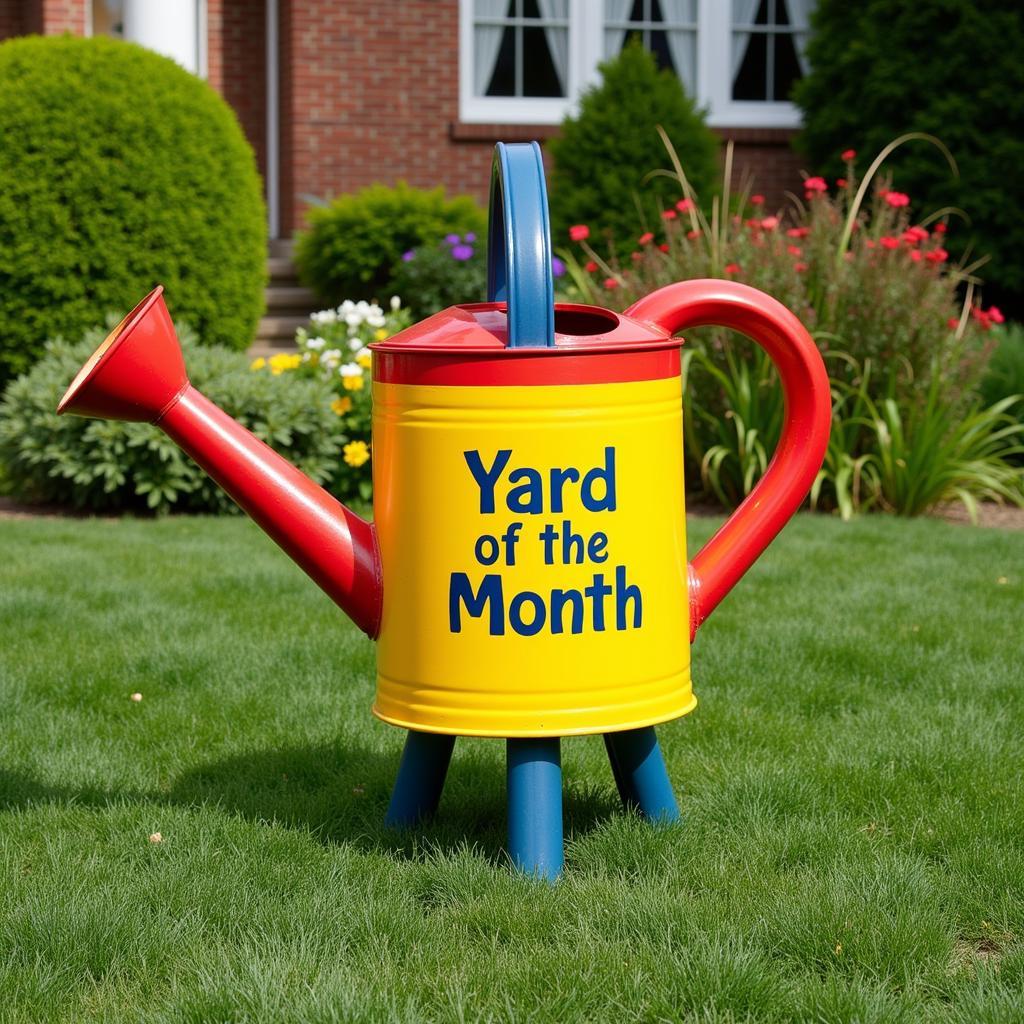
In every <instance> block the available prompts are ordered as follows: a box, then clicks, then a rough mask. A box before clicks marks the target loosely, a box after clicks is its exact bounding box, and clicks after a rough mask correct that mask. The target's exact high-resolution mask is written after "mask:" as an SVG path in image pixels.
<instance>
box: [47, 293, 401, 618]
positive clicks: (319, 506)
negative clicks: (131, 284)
mask: <svg viewBox="0 0 1024 1024" xmlns="http://www.w3.org/2000/svg"><path fill="white" fill-rule="evenodd" d="M162 292H163V289H162V288H155V289H154V290H153V291H152V292H150V294H149V295H147V296H146V298H145V299H143V301H142V302H140V303H139V305H138V306H136V307H135V309H133V310H132V311H131V313H129V314H128V316H126V317H125V318H124V320H122V321H121V323H120V324H118V325H117V327H116V328H115V329H114V330H113V331H112V332H111V333H110V335H109V336H108V337H107V338H106V340H105V341H104V342H103V344H102V345H100V347H99V348H98V349H97V350H96V351H95V352H94V353H93V355H92V356H91V357H90V358H89V361H88V362H87V363H86V364H85V366H84V367H82V369H81V371H80V372H79V373H78V375H77V376H76V377H75V379H74V381H72V383H71V386H70V387H69V388H68V390H67V392H66V394H65V395H64V397H63V398H62V399H61V401H60V405H58V406H57V412H58V413H64V412H71V413H75V414H76V415H79V416H95V417H102V418H109V419H122V420H144V421H148V422H150V423H155V424H156V425H157V426H158V427H160V429H161V430H163V431H164V432H165V433H166V434H167V435H168V437H170V438H171V440H172V441H174V442H175V443H176V444H177V445H179V446H180V447H181V448H182V450H183V451H185V452H186V454H188V455H190V456H191V457H192V458H193V459H194V460H195V461H196V462H197V463H198V464H199V465H200V466H201V467H202V468H203V469H204V470H205V471H206V472H207V473H209V475H210V476H211V477H212V478H213V479H214V480H215V481H216V482H217V483H218V484H219V485H220V486H221V487H223V488H224V490H225V491H227V493H228V494H229V495H230V496H231V497H232V498H233V499H234V500H235V501H236V502H237V503H238V504H239V505H240V506H241V508H242V509H244V510H245V511H246V512H247V513H248V514H249V515H250V516H252V518H253V519H254V520H255V521H256V522H257V523H258V524H259V525H260V526H261V527H262V528H263V529H264V530H265V531H266V532H267V533H268V534H269V535H270V536H271V537H272V538H273V539H274V540H275V541H276V542H277V543H278V544H279V545H280V546H281V547H282V548H283V549H284V550H285V551H286V552H287V553H288V554H289V555H290V556H291V557H292V558H293V559H294V560H295V561H296V562H297V563H298V564H299V565H300V566H301V567H302V568H303V569H304V570H305V571H306V573H308V574H309V576H310V577H312V579H313V580H314V582H315V583H316V584H317V585H318V586H320V587H321V588H322V589H323V590H324V591H325V592H326V593H327V594H328V596H329V597H330V598H331V599H332V600H333V601H334V602H335V603H336V604H338V605H339V606H340V607H341V609H342V610H343V611H344V612H345V613H346V614H348V615H349V616H350V617H351V619H352V620H353V622H355V623H356V625H357V626H359V628H360V629H362V630H363V632H365V633H367V634H368V635H369V636H370V637H376V636H377V633H378V631H379V629H380V615H381V600H382V584H381V572H380V553H379V551H378V548H377V538H376V534H375V532H374V529H373V526H371V524H370V523H368V522H366V520H365V519H362V518H360V517H359V516H357V515H356V514H355V513H354V512H351V511H350V510H349V509H347V508H346V507H345V506H344V505H342V504H341V502H340V501H338V500H337V499H335V498H333V497H331V495H329V494H328V493H327V492H326V491H325V490H324V489H323V488H322V487H320V486H318V485H317V484H315V483H313V481H312V480H310V479H309V477H307V476H305V475H304V474H303V473H301V472H299V470H297V469H296V468H295V467H294V466H293V465H292V464H291V463H290V462H288V461H287V460H286V459H284V458H282V457H281V456H280V455H278V454H277V452H275V451H274V450H273V449H272V448H270V447H268V446H267V445H265V444H264V443H263V442H262V441H260V440H259V439H258V438H256V437H254V436H253V435H252V434H251V433H250V432H249V431H248V430H246V429H245V428H244V427H242V426H240V425H239V424H238V423H236V422H235V421H234V420H233V419H231V417H230V416H228V415H227V414H226V413H225V412H223V411H222V410H221V409H219V408H218V407H217V406H216V405H214V404H213V403H212V402H211V401H209V400H208V399H206V398H204V397H203V396H202V395H201V394H200V393H199V392H198V391H197V390H196V389H195V388H194V387H192V385H191V384H190V383H189V382H188V377H187V376H186V373H185V364H184V361H183V360H182V356H181V349H180V347H179V345H178V341H177V337H176V336H175V333H174V325H173V324H172V323H171V318H170V315H169V314H168V312H167V307H166V306H165V305H164V301H163V297H162Z"/></svg>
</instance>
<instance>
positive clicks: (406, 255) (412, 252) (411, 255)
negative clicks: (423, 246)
mask: <svg viewBox="0 0 1024 1024" xmlns="http://www.w3.org/2000/svg"><path fill="white" fill-rule="evenodd" d="M415 256H416V250H415V249H410V250H409V251H408V252H403V253H402V262H403V263H408V262H409V260H411V259H414V258H415Z"/></svg>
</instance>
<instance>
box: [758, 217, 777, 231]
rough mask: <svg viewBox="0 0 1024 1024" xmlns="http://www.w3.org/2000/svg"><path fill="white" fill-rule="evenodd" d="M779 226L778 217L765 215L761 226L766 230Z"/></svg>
mask: <svg viewBox="0 0 1024 1024" xmlns="http://www.w3.org/2000/svg"><path fill="white" fill-rule="evenodd" d="M778 226H779V218H778V217H765V219H764V220H763V221H761V227H763V228H764V229H765V231H772V230H773V229H774V228H777V227H778Z"/></svg>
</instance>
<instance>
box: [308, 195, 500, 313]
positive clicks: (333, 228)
mask: <svg viewBox="0 0 1024 1024" xmlns="http://www.w3.org/2000/svg"><path fill="white" fill-rule="evenodd" d="M307 220H308V222H309V229H308V230H307V231H304V232H302V233H300V234H299V236H298V239H297V242H296V246H295V263H296V266H297V267H298V271H299V277H300V278H301V279H302V281H303V282H304V283H305V284H306V285H308V286H309V287H310V288H312V289H313V290H314V291H315V292H316V293H317V295H319V296H320V298H322V299H323V300H324V301H325V302H330V303H337V302H340V301H341V300H342V299H343V298H345V297H349V298H356V299H373V298H375V297H376V296H378V295H384V294H388V293H390V292H392V291H393V290H394V289H393V288H392V287H391V285H390V279H391V273H392V269H393V267H394V266H395V264H396V263H397V262H398V261H399V260H400V258H401V256H402V253H404V252H407V251H409V250H410V249H419V248H420V247H421V246H423V245H433V244H434V243H435V242H436V241H437V239H439V238H443V237H444V236H445V235H447V234H451V233H455V234H459V235H463V234H465V233H466V232H471V233H474V234H477V235H479V236H480V237H481V238H482V237H484V231H485V229H486V227H487V215H486V214H485V213H484V211H483V210H481V209H480V207H479V206H477V204H476V202H475V201H474V200H473V199H471V198H470V197H469V196H456V197H455V198H454V199H446V198H445V195H444V191H443V189H441V188H436V189H433V190H431V191H423V190H422V189H415V188H410V187H409V186H408V185H406V184H405V183H404V182H399V183H398V185H397V186H395V187H394V188H389V187H387V186H386V185H370V186H369V187H367V188H364V189H362V191H360V192H357V193H355V194H353V195H341V196H338V197H337V198H336V199H335V200H334V201H333V202H331V203H330V205H328V206H323V207H317V208H315V209H312V210H310V211H309V213H308V214H307Z"/></svg>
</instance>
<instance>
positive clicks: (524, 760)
mask: <svg viewBox="0 0 1024 1024" xmlns="http://www.w3.org/2000/svg"><path fill="white" fill-rule="evenodd" d="M507 756H508V852H509V854H510V855H511V857H512V863H513V864H515V866H516V867H517V868H518V869H519V870H520V871H523V872H525V873H526V874H528V875H534V876H535V877H537V878H540V879H543V880H544V881H547V882H553V881H554V880H555V879H556V878H558V876H559V875H560V874H561V873H562V865H563V863H564V854H563V851H562V754H561V747H560V741H559V739H558V737H557V736H554V737H545V738H543V739H510V740H508V753H507Z"/></svg>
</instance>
